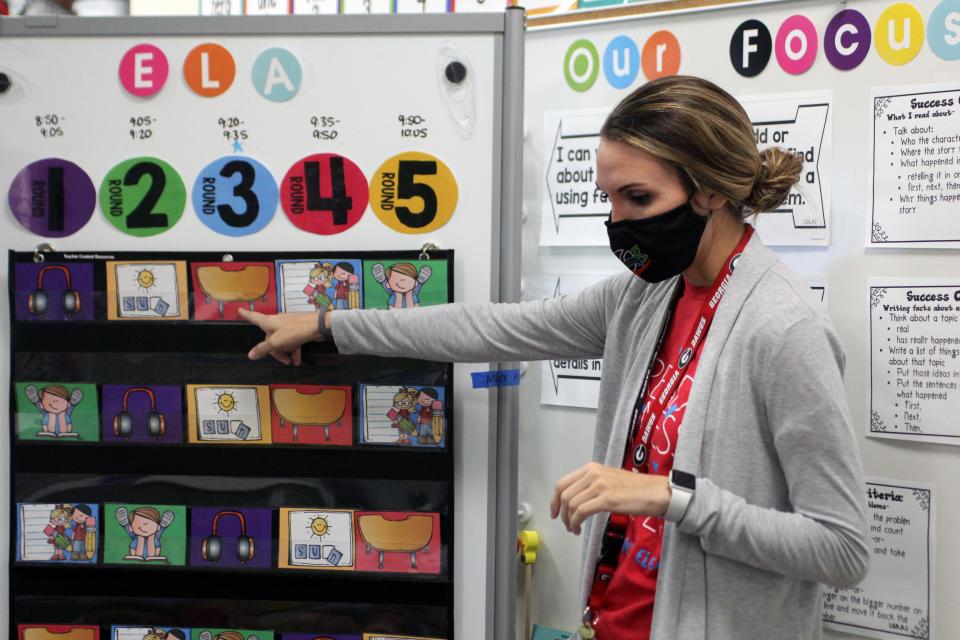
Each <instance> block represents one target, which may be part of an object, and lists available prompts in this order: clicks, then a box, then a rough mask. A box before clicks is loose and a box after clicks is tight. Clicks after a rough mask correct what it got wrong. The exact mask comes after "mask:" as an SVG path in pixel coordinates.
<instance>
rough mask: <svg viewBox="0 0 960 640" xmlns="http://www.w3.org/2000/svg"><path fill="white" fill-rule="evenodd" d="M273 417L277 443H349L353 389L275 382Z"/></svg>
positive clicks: (351, 436) (272, 423) (351, 434)
mask: <svg viewBox="0 0 960 640" xmlns="http://www.w3.org/2000/svg"><path fill="white" fill-rule="evenodd" d="M270 420H271V429H272V433H273V442H274V443H283V444H311V445H339V446H350V445H352V444H353V398H352V395H351V388H350V387H337V386H324V385H310V384H298V385H294V384H272V385H270Z"/></svg>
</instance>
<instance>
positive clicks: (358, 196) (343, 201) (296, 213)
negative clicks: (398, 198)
mask: <svg viewBox="0 0 960 640" xmlns="http://www.w3.org/2000/svg"><path fill="white" fill-rule="evenodd" d="M368 198H369V192H368V187H367V178H366V177H365V176H364V175H363V171H361V170H360V167H358V166H357V165H356V164H354V163H353V162H352V161H351V160H349V159H348V158H345V157H343V156H341V155H337V154H335V153H317V154H314V155H312V156H307V157H306V158H304V159H303V160H300V161H299V162H297V163H296V164H295V165H293V166H292V167H290V170H289V171H287V175H285V176H284V177H283V183H282V184H281V185H280V201H281V202H282V203H283V210H284V211H285V212H286V214H287V217H289V218H290V221H291V222H293V224H294V225H296V226H297V227H299V228H301V229H303V230H304V231H309V232H310V233H318V234H320V235H324V236H329V235H333V234H335V233H342V232H343V231H346V230H347V229H349V228H350V227H352V226H353V225H355V224H357V222H359V221H360V217H361V216H363V213H364V211H366V209H367V199H368Z"/></svg>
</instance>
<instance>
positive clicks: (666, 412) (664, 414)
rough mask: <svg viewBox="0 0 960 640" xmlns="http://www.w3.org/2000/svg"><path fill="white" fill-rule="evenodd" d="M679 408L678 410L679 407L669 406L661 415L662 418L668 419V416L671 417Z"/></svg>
mask: <svg viewBox="0 0 960 640" xmlns="http://www.w3.org/2000/svg"><path fill="white" fill-rule="evenodd" d="M679 408H680V407H678V406H677V405H675V404H672V405H670V407H669V408H668V409H667V410H666V411H665V412H664V413H663V417H664V418H669V417H670V416H672V415H673V414H675V413H676V412H677V410H678V409H679Z"/></svg>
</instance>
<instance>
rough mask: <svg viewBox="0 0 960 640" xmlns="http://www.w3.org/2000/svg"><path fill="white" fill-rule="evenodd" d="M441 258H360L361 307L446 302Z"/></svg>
mask: <svg viewBox="0 0 960 640" xmlns="http://www.w3.org/2000/svg"><path fill="white" fill-rule="evenodd" d="M449 301H450V300H449V294H448V292H447V262H446V261H445V260H364V261H363V305H364V309H411V308H413V307H426V306H430V305H434V304H446V303H447V302H449Z"/></svg>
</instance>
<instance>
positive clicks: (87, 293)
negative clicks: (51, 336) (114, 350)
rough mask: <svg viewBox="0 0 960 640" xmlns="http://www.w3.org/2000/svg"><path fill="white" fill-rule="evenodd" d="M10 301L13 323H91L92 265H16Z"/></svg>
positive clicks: (49, 263)
mask: <svg viewBox="0 0 960 640" xmlns="http://www.w3.org/2000/svg"><path fill="white" fill-rule="evenodd" d="M13 298H14V300H13V304H14V314H15V317H16V319H17V320H46V321H65V320H93V318H94V303H93V264H91V263H89V262H66V263H55V262H18V263H17V264H16V266H15V267H14V291H13Z"/></svg>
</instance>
